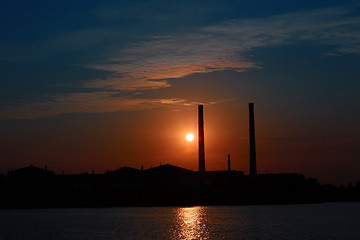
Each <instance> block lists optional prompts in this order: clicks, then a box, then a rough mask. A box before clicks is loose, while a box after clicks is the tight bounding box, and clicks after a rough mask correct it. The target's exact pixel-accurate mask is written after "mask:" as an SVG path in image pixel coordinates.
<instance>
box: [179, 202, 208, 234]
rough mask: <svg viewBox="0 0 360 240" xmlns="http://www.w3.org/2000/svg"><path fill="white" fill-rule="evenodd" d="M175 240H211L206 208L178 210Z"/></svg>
mask: <svg viewBox="0 0 360 240" xmlns="http://www.w3.org/2000/svg"><path fill="white" fill-rule="evenodd" d="M175 211H176V227H175V228H176V229H175V234H174V235H175V238H174V239H209V229H208V227H207V215H206V212H205V207H188V208H178V209H176V210H175Z"/></svg>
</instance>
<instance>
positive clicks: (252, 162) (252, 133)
mask: <svg viewBox="0 0 360 240" xmlns="http://www.w3.org/2000/svg"><path fill="white" fill-rule="evenodd" d="M249 140H250V175H251V176H256V174H257V171H256V152H255V120H254V103H249Z"/></svg>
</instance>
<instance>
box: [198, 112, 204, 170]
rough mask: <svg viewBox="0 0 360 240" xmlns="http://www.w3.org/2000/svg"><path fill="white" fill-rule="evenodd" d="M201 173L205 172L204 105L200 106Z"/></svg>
mask: <svg viewBox="0 0 360 240" xmlns="http://www.w3.org/2000/svg"><path fill="white" fill-rule="evenodd" d="M199 172H205V151H204V115H203V105H199Z"/></svg>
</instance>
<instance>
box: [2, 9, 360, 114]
mask: <svg viewBox="0 0 360 240" xmlns="http://www.w3.org/2000/svg"><path fill="white" fill-rule="evenodd" d="M356 7H358V6H356ZM358 26H360V16H359V15H357V14H353V12H352V9H351V8H350V7H340V8H339V7H338V8H325V9H318V10H313V11H307V12H294V13H287V14H281V15H276V16H271V17H267V18H260V19H249V20H232V21H228V22H225V23H222V24H218V25H214V26H207V27H203V28H201V29H198V31H197V32H196V33H194V32H192V33H188V34H173V35H166V36H153V37H148V38H146V39H143V40H141V41H139V42H136V43H131V44H128V45H127V46H126V47H123V48H122V49H120V50H118V51H117V52H114V53H113V56H112V57H110V58H108V59H107V60H106V61H104V62H102V63H93V64H88V65H85V66H86V67H87V68H91V69H96V70H105V71H107V72H108V73H109V74H108V75H107V76H106V77H104V78H103V79H94V80H92V81H89V82H87V83H85V84H84V85H83V87H84V89H86V91H87V92H86V93H72V94H64V95H58V96H52V97H51V101H46V102H41V103H29V104H26V105H24V106H21V107H3V108H1V110H0V118H2V119H4V118H34V117H42V116H48V115H57V114H61V113H70V112H96V113H98V112H114V111H120V110H127V109H141V108H149V107H154V106H160V105H164V104H171V105H173V104H177V105H186V104H189V103H187V102H186V100H185V99H171V98H170V99H150V98H149V99H146V98H141V95H138V94H137V93H139V91H140V92H141V91H144V90H154V89H159V88H166V87H169V86H170V84H169V83H168V79H174V78H183V77H185V76H187V75H191V74H195V73H210V72H214V71H222V70H234V71H238V72H242V71H247V70H249V69H253V68H261V66H260V65H259V64H258V63H257V62H256V61H254V60H253V59H251V56H250V54H251V51H252V50H253V49H255V48H258V47H265V46H277V45H284V44H292V43H296V42H298V41H299V40H300V41H312V42H315V43H318V44H320V45H327V46H330V47H331V48H332V51H329V52H327V53H325V54H328V55H339V54H347V53H351V54H360V29H359V27H358ZM110 35H111V34H110ZM123 92H126V95H127V96H129V94H130V95H131V94H133V96H132V97H131V98H129V97H124V96H125V95H123V97H121V94H122V93H123Z"/></svg>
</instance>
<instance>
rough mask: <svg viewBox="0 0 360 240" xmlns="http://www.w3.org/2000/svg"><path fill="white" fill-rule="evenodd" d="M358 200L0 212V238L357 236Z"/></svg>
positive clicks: (25, 239) (359, 213) (287, 237)
mask: <svg viewBox="0 0 360 240" xmlns="http://www.w3.org/2000/svg"><path fill="white" fill-rule="evenodd" d="M359 220H360V203H324V204H303V205H260V206H205V207H147V208H141V207H134V208H98V209H86V208H78V209H77V208H75V209H27V210H23V209H18V210H0V239H8V240H13V239H14V240H15V239H16V240H17V239H24V240H27V239H54V240H57V239H62V240H64V239H76V240H81V239H87V240H92V239H97V240H102V239H360V227H359V226H360V225H359Z"/></svg>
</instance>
